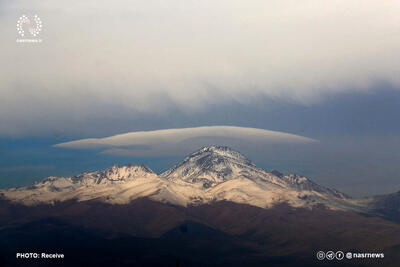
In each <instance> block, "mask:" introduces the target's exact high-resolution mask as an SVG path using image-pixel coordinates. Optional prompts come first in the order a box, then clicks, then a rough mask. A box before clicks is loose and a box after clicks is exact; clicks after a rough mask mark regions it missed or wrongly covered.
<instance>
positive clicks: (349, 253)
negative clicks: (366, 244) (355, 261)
mask: <svg viewBox="0 0 400 267" xmlns="http://www.w3.org/2000/svg"><path fill="white" fill-rule="evenodd" d="M346 258H347V259H349V260H351V258H353V254H352V253H351V252H347V253H346Z"/></svg>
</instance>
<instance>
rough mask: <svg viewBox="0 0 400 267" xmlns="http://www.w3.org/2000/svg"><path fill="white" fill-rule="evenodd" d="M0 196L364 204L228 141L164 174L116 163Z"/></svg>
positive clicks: (264, 204) (14, 198) (354, 206)
mask: <svg viewBox="0 0 400 267" xmlns="http://www.w3.org/2000/svg"><path fill="white" fill-rule="evenodd" d="M0 196H2V197H3V198H5V199H8V200H12V201H15V202H22V203H24V204H26V205H35V204H37V203H54V202H55V201H65V200H69V199H77V200H79V201H84V200H90V199H95V200H98V201H103V202H108V203H114V204H126V203H129V202H130V201H132V200H134V199H137V198H141V197H147V198H150V199H152V200H155V201H160V202H163V203H170V204H174V205H180V206H188V205H199V204H203V203H210V202H215V201H222V200H227V201H233V202H236V203H244V204H249V205H253V206H257V207H262V208H269V207H271V206H273V205H276V204H278V203H283V202H286V203H288V204H289V205H291V206H293V207H312V206H315V205H317V204H323V205H326V206H327V207H330V208H332V209H350V210H354V209H355V210H362V209H364V207H363V206H362V205H360V204H359V203H358V202H357V201H355V200H352V199H351V198H349V197H347V196H346V195H345V194H343V193H341V192H339V191H337V190H335V189H330V188H326V187H323V186H321V185H318V184H317V183H315V182H313V181H312V180H310V179H308V178H307V177H304V176H300V175H296V174H290V175H283V174H281V173H278V172H268V171H266V170H264V169H262V168H259V167H257V166H256V165H255V164H254V163H253V162H251V161H250V160H249V159H248V158H246V157H245V156H243V155H242V154H240V153H239V152H237V151H235V150H233V149H231V148H229V147H226V146H207V147H203V148H201V149H199V150H197V151H195V152H193V153H192V154H190V155H189V156H188V157H186V158H185V159H184V160H183V161H181V162H179V163H178V164H176V165H175V166H173V167H172V168H171V169H169V170H167V171H166V172H164V173H162V174H160V175H158V174H156V173H155V172H153V171H152V170H151V169H150V168H149V167H147V166H145V165H143V164H139V165H137V164H127V165H113V166H111V167H109V168H107V169H105V170H103V171H95V172H83V173H81V174H78V175H75V176H72V177H59V178H57V177H49V178H47V179H45V180H43V181H42V182H39V183H35V184H34V185H32V186H29V187H21V188H11V189H8V190H0Z"/></svg>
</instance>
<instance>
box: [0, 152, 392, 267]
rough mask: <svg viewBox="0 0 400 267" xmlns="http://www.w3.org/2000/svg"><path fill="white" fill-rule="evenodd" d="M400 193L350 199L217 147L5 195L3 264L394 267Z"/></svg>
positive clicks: (0, 226)
mask: <svg viewBox="0 0 400 267" xmlns="http://www.w3.org/2000/svg"><path fill="white" fill-rule="evenodd" d="M399 196H400V194H398V193H397V194H392V195H386V196H379V197H373V198H367V199H352V198H350V197H348V196H346V195H345V194H343V193H341V192H339V191H337V190H335V189H331V188H327V187H324V186H321V185H318V184H317V183H315V182H313V181H312V180H311V179H309V178H307V177H304V176H301V175H297V174H289V175H285V174H282V173H280V172H279V171H276V170H273V171H267V170H264V169H262V168H259V167H257V166H256V165H255V164H254V163H252V162H251V161H250V160H249V159H247V158H246V157H245V156H243V155H242V154H240V153H239V152H237V151H234V150H232V149H230V148H228V147H222V146H209V147H204V148H201V149H200V150H198V151H195V152H194V153H192V154H191V155H189V156H188V157H186V158H185V159H184V160H183V161H182V162H180V163H178V164H177V165H175V166H174V167H172V168H171V169H170V170H168V171H166V172H164V173H162V174H160V175H158V174H156V173H155V172H153V171H152V170H151V169H149V168H148V167H146V166H144V165H134V164H128V165H125V166H120V165H114V166H112V167H110V168H108V169H106V170H103V171H94V172H84V173H81V174H79V175H76V176H72V177H49V178H46V179H44V180H43V181H41V182H38V183H35V184H34V185H31V186H26V187H20V188H11V189H6V190H0V248H1V249H0V265H5V266H20V265H23V266H26V264H27V262H23V261H21V260H20V259H16V258H15V251H51V252H54V253H65V254H66V255H67V256H66V258H65V260H54V261H52V262H49V261H43V260H37V261H35V262H34V263H35V264H36V265H34V266H52V265H55V266H59V265H65V266H110V265H113V266H244V265H245V266H246V265H247V266H266V265H268V266H315V265H320V266H334V265H335V264H336V263H338V262H337V261H333V262H331V263H332V264H331V265H330V264H329V261H319V260H317V259H316V257H315V254H316V252H317V251H320V250H322V251H329V250H335V251H337V250H341V251H343V252H354V253H356V252H357V253H358V252H376V253H384V254H385V258H384V259H374V260H375V261H367V260H368V259H364V260H360V259H353V260H352V261H349V260H343V261H342V262H341V263H343V266H353V265H354V266H374V265H376V264H378V266H396V264H397V262H398V261H399V260H400V256H399V255H400V225H399V224H397V223H395V222H393V221H396V218H397V217H396V215H397V214H399V206H400V205H399V203H400V201H399V199H400V197H399ZM399 218H400V217H399ZM387 219H390V220H392V221H390V220H387ZM369 260H371V259H369ZM24 264H25V265H24Z"/></svg>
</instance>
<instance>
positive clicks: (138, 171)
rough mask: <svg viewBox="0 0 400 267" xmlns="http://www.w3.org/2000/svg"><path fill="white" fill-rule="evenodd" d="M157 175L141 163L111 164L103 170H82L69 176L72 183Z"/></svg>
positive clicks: (108, 181) (110, 180) (111, 180)
mask: <svg viewBox="0 0 400 267" xmlns="http://www.w3.org/2000/svg"><path fill="white" fill-rule="evenodd" d="M154 176H157V174H156V173H155V172H153V171H152V170H151V169H150V168H149V167H147V166H145V165H143V164H141V165H136V164H127V165H113V166H111V167H109V168H107V169H106V170H104V171H95V172H83V173H81V174H79V175H76V176H73V177H71V179H72V181H73V182H74V183H83V184H108V183H115V182H126V181H129V180H132V179H135V178H143V177H154Z"/></svg>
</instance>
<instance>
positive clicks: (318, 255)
mask: <svg viewBox="0 0 400 267" xmlns="http://www.w3.org/2000/svg"><path fill="white" fill-rule="evenodd" d="M317 259H319V260H320V261H322V260H323V259H325V252H323V251H318V252H317Z"/></svg>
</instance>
